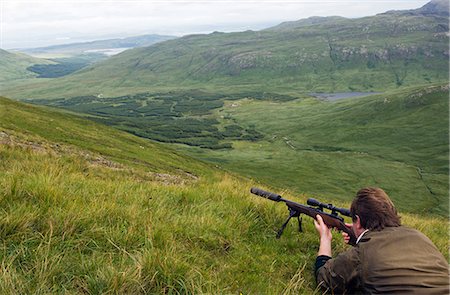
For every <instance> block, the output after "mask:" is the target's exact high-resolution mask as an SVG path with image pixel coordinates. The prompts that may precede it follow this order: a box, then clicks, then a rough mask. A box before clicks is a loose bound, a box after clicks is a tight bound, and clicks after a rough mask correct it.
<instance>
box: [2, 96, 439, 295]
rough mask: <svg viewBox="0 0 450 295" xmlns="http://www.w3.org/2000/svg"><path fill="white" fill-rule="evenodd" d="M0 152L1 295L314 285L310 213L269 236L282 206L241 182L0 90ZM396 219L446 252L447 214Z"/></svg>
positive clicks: (281, 289) (275, 289)
mask: <svg viewBox="0 0 450 295" xmlns="http://www.w3.org/2000/svg"><path fill="white" fill-rule="evenodd" d="M0 159H1V161H0V167H1V169H0V206H1V208H2V215H1V218H0V237H1V241H2V242H1V243H0V262H1V271H2V276H1V277H0V292H1V293H2V294H37V293H46V294H47V293H89V294H92V293H118V294H155V293H158V294H162V293H182V294H199V293H215V294H218V293H237V292H242V293H277V294H278V293H282V294H314V293H315V283H314V278H313V267H314V266H313V263H314V259H315V256H316V251H317V247H318V240H317V236H316V233H315V232H314V226H313V224H312V222H311V221H310V220H305V222H304V229H305V232H304V233H303V234H299V233H298V232H296V225H295V224H293V223H292V224H290V225H288V227H287V229H286V231H285V233H284V235H283V237H282V239H280V240H277V239H275V233H276V230H277V229H278V227H279V226H280V225H281V223H282V222H283V221H284V219H285V217H286V214H287V211H286V208H285V207H284V206H277V204H275V203H272V202H268V201H267V200H262V199H260V198H257V197H254V196H250V194H249V192H248V189H249V187H250V186H251V185H253V183H251V182H249V181H247V180H245V179H242V178H239V177H236V176H233V175H231V174H229V173H226V172H223V171H220V170H218V169H216V168H214V167H212V166H210V165H207V164H204V163H200V162H198V161H195V160H193V159H192V158H188V157H186V156H182V155H180V154H179V153H176V152H174V151H173V150H170V149H167V148H166V147H163V146H162V145H160V144H156V143H152V142H150V141H148V140H145V139H142V138H138V137H134V136H132V135H130V134H128V133H124V132H121V131H117V130H115V129H112V128H108V127H105V126H103V125H100V124H96V123H93V122H91V121H88V120H85V119H83V118H81V117H79V116H76V115H73V114H70V113H67V112H61V111H58V110H53V109H49V108H46V107H36V106H29V105H25V104H22V103H18V102H14V101H11V100H8V99H5V98H0ZM283 194H284V195H286V196H289V195H290V194H289V193H288V192H287V191H284V193H283ZM290 198H291V199H293V200H297V201H298V202H305V199H306V196H299V197H297V198H295V197H292V196H290ZM327 201H331V199H330V200H327ZM336 205H342V206H345V205H346V206H348V202H345V203H340V202H338V203H337V204H336ZM402 221H403V223H405V224H408V225H410V226H413V227H415V228H418V229H419V230H421V231H423V232H424V233H425V234H427V235H428V236H429V237H430V238H431V239H432V240H433V242H434V243H436V245H437V246H438V248H439V249H440V251H441V252H442V253H443V254H444V255H445V256H446V257H447V259H448V252H447V246H448V244H447V242H448V240H447V238H446V234H447V224H448V222H447V220H446V219H443V218H432V217H429V216H425V215H422V216H415V215H410V214H402ZM344 247H345V246H344V245H343V244H342V242H340V241H338V242H337V243H336V244H334V249H335V250H336V251H341V250H342V249H343V248H344Z"/></svg>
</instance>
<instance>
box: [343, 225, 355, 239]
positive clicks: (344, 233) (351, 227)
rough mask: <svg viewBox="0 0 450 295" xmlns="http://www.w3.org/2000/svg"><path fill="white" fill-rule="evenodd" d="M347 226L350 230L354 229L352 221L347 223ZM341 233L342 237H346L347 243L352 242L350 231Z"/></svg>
mask: <svg viewBox="0 0 450 295" xmlns="http://www.w3.org/2000/svg"><path fill="white" fill-rule="evenodd" d="M345 226H346V227H347V228H349V229H350V230H353V224H352V223H346V224H345ZM341 234H342V237H343V238H344V242H345V243H346V244H348V243H349V242H350V236H349V235H348V233H346V232H342V233H341Z"/></svg>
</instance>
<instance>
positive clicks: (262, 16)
mask: <svg viewBox="0 0 450 295" xmlns="http://www.w3.org/2000/svg"><path fill="white" fill-rule="evenodd" d="M427 2H429V1H424V0H412V1H410V0H394V1H386V0H370V1H363V0H360V1H358V0H344V1H337V0H334V1H331V0H318V1H304V0H291V1H287V0H261V1H254V0H241V1H236V0H215V1H208V0H192V1H188V0H167V1H143V0H120V1H116V0H111V1H106V0H96V1H92V0H78V1H72V0H69V1H55V0H34V1H30V0H2V1H1V2H0V16H1V17H0V48H2V49H18V48H23V49H24V48H34V47H45V46H51V45H59V44H68V43H77V42H87V41H94V40H102V39H113V38H126V37H131V36H138V35H145V34H159V35H171V36H183V35H188V34H199V33H202V34H203V33H211V32H213V31H221V32H236V31H245V30H261V29H264V28H268V27H271V26H275V25H277V24H280V23H282V22H286V21H296V20H299V19H304V18H308V17H311V16H334V15H337V16H343V17H348V18H357V17H364V16H370V15H375V14H377V13H382V12H385V11H388V10H403V9H415V8H419V7H421V6H423V5H424V4H426V3H427Z"/></svg>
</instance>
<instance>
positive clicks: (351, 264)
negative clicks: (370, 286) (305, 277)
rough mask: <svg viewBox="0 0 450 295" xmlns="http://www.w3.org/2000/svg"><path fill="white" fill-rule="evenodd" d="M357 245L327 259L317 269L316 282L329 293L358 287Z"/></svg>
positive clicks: (342, 291) (358, 264)
mask: <svg viewBox="0 0 450 295" xmlns="http://www.w3.org/2000/svg"><path fill="white" fill-rule="evenodd" d="M359 269H360V263H359V255H358V247H353V248H352V249H350V250H348V251H346V252H343V253H341V254H339V255H338V256H337V257H336V258H334V259H330V260H328V261H327V262H326V263H325V264H324V265H323V266H322V267H320V268H319V269H318V270H317V273H316V275H317V284H318V285H319V286H320V287H321V288H322V289H323V290H328V291H330V292H331V293H344V292H349V291H350V290H354V289H358V288H359V283H360V278H359Z"/></svg>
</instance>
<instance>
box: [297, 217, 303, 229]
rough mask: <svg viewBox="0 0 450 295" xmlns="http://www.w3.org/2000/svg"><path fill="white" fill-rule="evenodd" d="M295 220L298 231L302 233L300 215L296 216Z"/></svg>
mask: <svg viewBox="0 0 450 295" xmlns="http://www.w3.org/2000/svg"><path fill="white" fill-rule="evenodd" d="M297 220H298V231H299V232H301V233H302V232H303V228H302V216H301V215H300V214H299V215H298V216H297Z"/></svg>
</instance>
